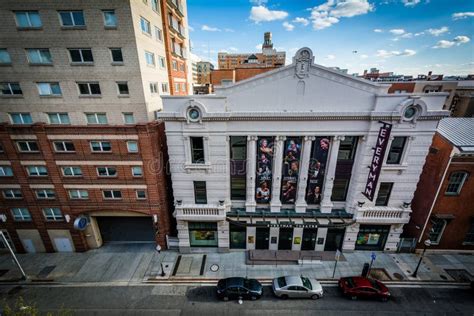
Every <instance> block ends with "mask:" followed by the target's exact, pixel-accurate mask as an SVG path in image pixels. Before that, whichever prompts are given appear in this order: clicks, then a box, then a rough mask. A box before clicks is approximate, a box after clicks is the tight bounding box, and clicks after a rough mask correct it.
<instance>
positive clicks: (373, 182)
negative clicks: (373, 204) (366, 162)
mask: <svg viewBox="0 0 474 316" xmlns="http://www.w3.org/2000/svg"><path fill="white" fill-rule="evenodd" d="M380 123H382V124H383V125H382V127H380V130H379V135H378V137H377V143H376V144H375V148H374V156H373V157H372V162H371V164H370V167H369V175H368V176H367V184H366V185H365V190H364V192H362V194H363V195H364V196H365V197H367V198H368V199H369V200H370V201H373V200H374V194H375V188H377V182H378V180H379V176H380V169H381V168H382V164H383V158H384V157H385V151H386V150H387V144H388V140H389V139H390V132H391V131H392V124H389V123H385V122H380Z"/></svg>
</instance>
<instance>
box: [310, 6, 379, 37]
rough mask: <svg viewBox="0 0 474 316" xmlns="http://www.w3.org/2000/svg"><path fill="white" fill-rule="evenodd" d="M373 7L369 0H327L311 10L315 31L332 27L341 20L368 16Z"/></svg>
mask: <svg viewBox="0 0 474 316" xmlns="http://www.w3.org/2000/svg"><path fill="white" fill-rule="evenodd" d="M372 10H373V6H372V5H371V4H370V3H369V2H368V1H367V0H327V1H326V2H325V3H323V4H321V5H319V6H316V7H314V8H312V9H311V20H312V22H313V28H314V29H315V30H321V29H324V28H327V27H330V26H331V25H333V24H336V23H338V22H339V18H350V17H353V16H357V15H362V14H367V13H368V12H370V11H372Z"/></svg>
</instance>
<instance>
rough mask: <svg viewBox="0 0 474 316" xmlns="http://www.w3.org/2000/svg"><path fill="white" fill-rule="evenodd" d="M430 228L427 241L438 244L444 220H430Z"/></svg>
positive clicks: (444, 225)
mask: <svg viewBox="0 0 474 316" xmlns="http://www.w3.org/2000/svg"><path fill="white" fill-rule="evenodd" d="M431 222H432V224H433V225H432V226H431V230H430V233H429V235H428V236H429V239H430V240H431V243H432V244H435V245H437V244H439V241H440V240H441V236H442V235H443V231H444V228H445V227H446V224H447V222H446V220H444V219H440V218H433V219H431Z"/></svg>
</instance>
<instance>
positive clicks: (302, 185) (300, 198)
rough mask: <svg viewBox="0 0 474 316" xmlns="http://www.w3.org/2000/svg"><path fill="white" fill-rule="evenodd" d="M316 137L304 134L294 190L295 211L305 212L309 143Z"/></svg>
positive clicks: (309, 154)
mask: <svg viewBox="0 0 474 316" xmlns="http://www.w3.org/2000/svg"><path fill="white" fill-rule="evenodd" d="M315 139H316V137H314V136H305V138H304V144H303V150H302V158H301V164H300V175H299V180H298V189H297V192H296V203H295V210H296V212H297V213H304V212H306V207H307V206H308V204H306V199H305V196H306V186H307V185H308V169H309V161H310V159H311V145H312V143H313V141H314V140H315Z"/></svg>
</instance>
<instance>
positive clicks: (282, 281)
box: [277, 277, 286, 287]
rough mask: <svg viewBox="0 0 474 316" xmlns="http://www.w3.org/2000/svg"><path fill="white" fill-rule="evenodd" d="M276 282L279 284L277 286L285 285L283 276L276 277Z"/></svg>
mask: <svg viewBox="0 0 474 316" xmlns="http://www.w3.org/2000/svg"><path fill="white" fill-rule="evenodd" d="M277 282H278V286H279V287H284V286H286V280H285V277H281V278H278V279H277Z"/></svg>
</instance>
